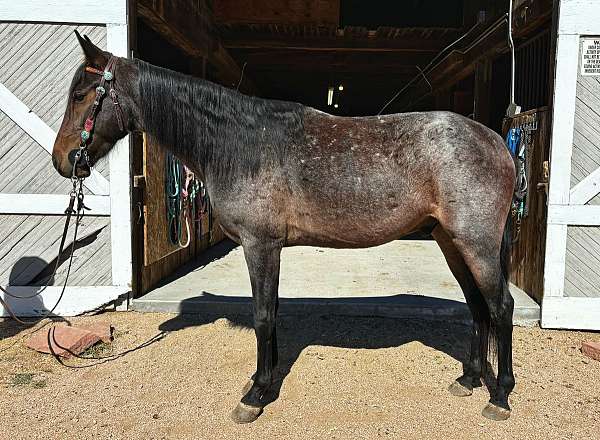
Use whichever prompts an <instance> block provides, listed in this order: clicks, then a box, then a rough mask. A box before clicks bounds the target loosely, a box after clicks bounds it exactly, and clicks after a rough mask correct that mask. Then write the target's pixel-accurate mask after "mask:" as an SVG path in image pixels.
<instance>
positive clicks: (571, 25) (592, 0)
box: [558, 0, 600, 35]
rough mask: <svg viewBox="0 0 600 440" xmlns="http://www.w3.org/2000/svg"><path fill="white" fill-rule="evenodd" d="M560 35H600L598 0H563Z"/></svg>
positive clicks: (561, 3)
mask: <svg viewBox="0 0 600 440" xmlns="http://www.w3.org/2000/svg"><path fill="white" fill-rule="evenodd" d="M558 33H559V34H577V35H587V34H600V4H599V3H598V0H561V1H560V21H559V24H558Z"/></svg>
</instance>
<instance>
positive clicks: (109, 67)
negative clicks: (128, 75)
mask: <svg viewBox="0 0 600 440" xmlns="http://www.w3.org/2000/svg"><path fill="white" fill-rule="evenodd" d="M116 63H117V57H115V56H114V55H112V56H111V57H110V58H109V60H108V63H106V67H105V68H104V70H100V69H96V68H94V67H91V66H86V67H85V71H86V72H89V73H93V74H95V75H99V76H100V77H101V78H100V84H99V85H98V87H96V97H95V98H94V103H93V104H92V106H91V107H90V109H89V111H88V117H87V118H86V120H85V123H84V126H83V131H82V132H81V135H80V136H81V142H80V143H79V151H77V154H76V155H75V160H74V161H73V178H74V179H76V178H77V177H76V168H77V163H78V162H79V161H80V160H81V159H82V157H83V160H84V161H85V163H87V164H88V165H89V157H88V152H87V146H88V142H89V141H90V139H91V138H92V132H93V130H94V125H95V124H96V117H97V116H98V109H99V107H100V104H101V103H102V100H103V99H104V97H105V96H106V87H107V86H108V89H109V90H108V95H109V96H110V99H111V100H112V103H113V105H114V107H115V114H116V115H117V122H118V123H119V129H120V130H121V131H123V130H125V124H124V122H123V121H124V118H123V109H122V108H121V105H120V104H119V99H118V96H117V91H116V90H115V89H114V88H113V80H114V73H113V71H114V68H115V65H116Z"/></svg>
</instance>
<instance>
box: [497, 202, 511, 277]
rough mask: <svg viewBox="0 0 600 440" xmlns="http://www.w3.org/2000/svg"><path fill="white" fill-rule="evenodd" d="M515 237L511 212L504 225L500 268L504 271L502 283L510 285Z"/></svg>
mask: <svg viewBox="0 0 600 440" xmlns="http://www.w3.org/2000/svg"><path fill="white" fill-rule="evenodd" d="M512 236H513V219H512V214H511V213H510V212H509V213H508V217H507V218H506V223H505V225H504V233H503V234H502V243H501V244H500V267H501V269H502V278H503V279H502V280H501V281H502V283H508V282H509V277H510V265H511V251H512V241H513V239H512Z"/></svg>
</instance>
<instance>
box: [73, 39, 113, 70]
mask: <svg viewBox="0 0 600 440" xmlns="http://www.w3.org/2000/svg"><path fill="white" fill-rule="evenodd" d="M75 35H76V36H77V41H79V44H80V45H81V49H83V53H84V54H85V59H86V62H87V63H88V64H92V65H95V66H97V67H104V64H106V62H107V57H106V55H105V54H104V52H103V51H102V49H100V48H99V47H98V46H96V45H95V44H94V43H92V41H91V40H90V39H89V38H88V36H87V35H85V36H83V37H82V36H81V34H80V33H79V32H78V31H77V30H75Z"/></svg>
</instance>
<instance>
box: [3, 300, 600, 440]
mask: <svg viewBox="0 0 600 440" xmlns="http://www.w3.org/2000/svg"><path fill="white" fill-rule="evenodd" d="M100 321H108V322H111V323H112V324H113V325H114V326H115V327H116V338H115V341H114V342H113V344H112V345H111V346H108V347H99V348H96V349H94V350H93V351H92V352H90V353H88V355H94V356H96V357H107V356H109V355H111V354H113V355H114V354H117V353H120V352H122V351H124V350H129V349H132V348H135V347H137V346H140V344H143V345H142V346H141V347H139V348H137V349H135V350H133V351H130V352H128V353H127V354H125V355H122V356H118V357H116V358H114V359H113V360H107V361H97V360H79V359H71V360H69V361H67V362H66V363H67V364H68V365H69V366H70V367H65V366H61V365H60V364H59V363H58V362H57V361H56V360H54V359H53V358H52V357H50V356H48V355H42V354H39V353H36V352H34V351H32V350H29V349H27V348H26V347H25V346H24V340H25V337H26V336H27V335H28V334H29V333H31V332H33V331H35V330H36V329H37V328H38V327H39V326H36V327H32V328H22V327H19V326H16V325H14V324H13V323H12V322H7V321H6V322H2V323H0V381H1V385H0V396H1V397H0V438H2V439H145V440H150V439H246V438H248V439H256V438H260V439H280V438H282V439H320V438H323V439H377V438H388V439H393V438H402V439H413V438H414V439H447V440H449V439H463V438H464V439H488V438H489V439H544V440H548V439H600V362H596V361H593V360H590V359H588V358H586V357H584V356H583V355H582V354H581V352H580V346H581V341H582V340H595V341H600V334H598V333H579V332H564V331H547V330H540V329H538V328H529V329H527V328H516V329H515V335H514V345H515V347H514V366H515V374H516V378H517V386H516V388H515V392H514V393H513V394H512V398H511V404H512V406H513V414H512V417H511V418H510V419H509V420H508V421H506V422H491V421H489V420H487V419H485V418H483V417H482V416H481V415H480V413H481V410H482V409H483V407H484V406H485V403H486V402H487V399H488V394H487V390H486V389H485V387H482V388H479V389H477V390H476V391H475V393H474V394H473V396H471V397H467V398H457V397H453V396H451V395H450V394H449V393H448V392H447V390H446V388H447V386H448V385H449V384H450V383H451V382H452V381H453V380H454V379H455V378H456V377H457V376H459V374H460V372H461V364H460V361H461V360H463V359H464V357H465V353H466V341H467V333H468V327H467V326H465V325H463V324H453V323H440V322H431V321H422V320H406V319H383V318H356V317H306V318H303V317H291V316H284V317H282V318H280V322H279V327H278V332H279V341H280V346H281V347H280V350H281V352H282V355H281V357H282V359H281V367H280V371H279V377H283V380H282V382H281V381H280V382H279V384H280V386H281V387H280V391H279V398H278V399H277V400H276V401H275V402H274V403H272V404H270V405H269V406H267V407H266V409H265V412H264V414H263V415H262V416H261V417H260V418H259V419H258V420H257V421H256V422H254V423H253V424H250V425H236V424H234V423H233V422H231V421H230V419H229V412H230V410H231V409H232V408H233V407H234V406H235V404H236V403H237V401H238V400H239V398H240V397H241V396H240V391H241V388H242V386H243V385H244V383H245V382H246V380H247V378H248V377H249V376H250V375H251V373H252V372H253V367H254V356H255V353H254V350H255V341H254V334H253V332H251V331H250V330H248V328H247V326H248V323H249V322H248V318H246V317H236V316H230V317H228V318H224V317H214V316H194V317H177V316H175V315H165V314H138V313H132V312H130V313H105V314H102V315H98V316H90V317H81V318H73V319H69V322H70V323H72V324H78V323H81V322H85V323H91V322H100ZM50 325H54V324H50ZM160 332H164V335H163V337H162V338H156V339H152V338H153V337H154V336H156V335H157V334H159V333H160ZM145 342H147V343H146V344H144V343H145Z"/></svg>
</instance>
